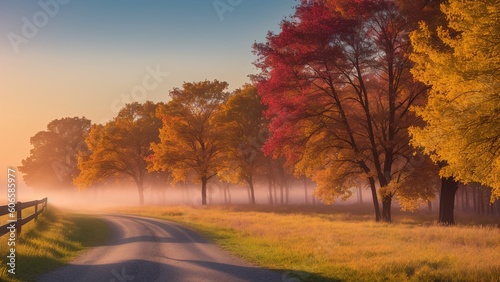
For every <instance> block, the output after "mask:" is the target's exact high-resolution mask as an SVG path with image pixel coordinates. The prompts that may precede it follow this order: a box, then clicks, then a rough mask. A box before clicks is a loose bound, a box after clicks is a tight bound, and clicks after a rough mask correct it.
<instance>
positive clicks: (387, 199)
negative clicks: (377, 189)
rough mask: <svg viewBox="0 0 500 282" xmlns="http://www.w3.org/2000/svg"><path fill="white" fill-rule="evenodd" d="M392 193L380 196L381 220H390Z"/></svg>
mask: <svg viewBox="0 0 500 282" xmlns="http://www.w3.org/2000/svg"><path fill="white" fill-rule="evenodd" d="M391 204H392V195H390V196H384V197H382V220H383V221H385V222H391Z"/></svg>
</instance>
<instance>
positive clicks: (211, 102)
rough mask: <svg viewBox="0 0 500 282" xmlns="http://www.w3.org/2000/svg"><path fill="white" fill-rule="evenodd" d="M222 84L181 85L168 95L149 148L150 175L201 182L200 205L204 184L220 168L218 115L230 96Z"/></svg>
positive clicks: (220, 144) (204, 191) (218, 82)
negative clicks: (156, 138)
mask: <svg viewBox="0 0 500 282" xmlns="http://www.w3.org/2000/svg"><path fill="white" fill-rule="evenodd" d="M227 87H228V84H227V83H226V82H222V81H217V80H214V81H207V80H205V81H202V82H193V83H184V84H183V86H182V89H180V88H174V89H173V90H172V91H170V97H171V98H172V100H171V101H170V102H169V103H168V104H167V105H166V106H165V107H162V108H161V109H160V110H158V112H157V114H158V117H160V118H161V119H162V121H163V127H162V128H161V130H160V140H159V141H158V142H155V143H153V144H152V145H151V150H152V152H153V154H152V155H151V156H150V157H149V160H150V162H151V165H150V168H149V169H150V170H152V171H170V172H171V174H172V178H173V181H174V182H178V181H186V180H188V178H189V177H190V176H194V178H195V179H196V180H198V181H200V182H201V199H202V204H203V205H206V204H207V182H208V181H209V180H210V179H211V178H213V177H214V176H216V175H217V173H218V172H219V171H220V170H221V169H222V168H223V165H224V158H223V154H222V152H223V150H224V146H223V142H222V140H221V129H220V125H219V124H218V123H217V122H216V119H215V117H216V115H217V112H218V111H219V110H220V108H221V105H222V104H224V103H225V102H226V101H227V99H228V97H229V92H227V91H226V89H227Z"/></svg>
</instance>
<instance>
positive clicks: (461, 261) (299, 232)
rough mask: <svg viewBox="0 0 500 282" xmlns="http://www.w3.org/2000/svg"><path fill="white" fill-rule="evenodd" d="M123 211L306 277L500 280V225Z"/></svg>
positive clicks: (296, 213) (283, 211) (228, 211)
mask: <svg viewBox="0 0 500 282" xmlns="http://www.w3.org/2000/svg"><path fill="white" fill-rule="evenodd" d="M118 211H119V212H124V213H130V214H139V215H143V216H152V217H157V218H165V219H169V220H173V221H176V222H181V223H184V224H187V225H189V226H191V227H193V228H194V229H197V230H198V231H200V232H202V233H204V234H206V235H207V236H209V237H211V238H212V239H213V240H214V241H215V242H216V243H218V244H220V245H221V246H222V247H223V248H225V249H227V250H229V251H231V252H233V253H235V254H236V255H238V256H241V257H243V258H245V259H247V260H250V261H252V262H254V263H256V264H258V265H261V266H263V267H267V268H271V269H279V270H283V271H288V272H287V273H288V274H286V276H287V277H289V276H293V275H295V278H296V279H299V281H325V280H331V281H336V280H341V281H500V278H499V277H500V229H499V228H498V226H494V225H489V226H474V225H469V226H467V225H462V226H460V225H459V226H453V227H443V226H439V225H436V224H435V223H433V222H432V220H431V217H430V215H426V216H423V217H420V216H418V215H408V214H400V215H398V218H397V220H396V222H395V223H391V224H388V223H376V222H374V221H373V220H372V219H371V215H370V213H369V212H356V213H350V212H347V211H339V212H334V213H328V212H325V211H320V212H315V211H314V210H306V211H304V210H302V209H301V208H298V207H292V208H283V207H280V208H277V209H272V208H267V207H257V208H224V207H211V208H201V209H195V208H189V207H144V208H121V209H118ZM495 220H498V218H496V219H493V220H491V219H486V222H488V221H495ZM285 280H286V279H285ZM290 281H298V280H290Z"/></svg>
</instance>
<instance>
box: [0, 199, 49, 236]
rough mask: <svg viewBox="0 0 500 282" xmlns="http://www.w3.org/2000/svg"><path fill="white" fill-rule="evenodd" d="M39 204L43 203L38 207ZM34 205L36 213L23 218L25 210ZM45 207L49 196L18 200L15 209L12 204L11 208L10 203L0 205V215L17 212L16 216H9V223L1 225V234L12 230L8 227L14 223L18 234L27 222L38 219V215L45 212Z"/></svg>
mask: <svg viewBox="0 0 500 282" xmlns="http://www.w3.org/2000/svg"><path fill="white" fill-rule="evenodd" d="M39 205H41V207H38V206H39ZM33 206H34V207H35V213H33V214H31V215H29V216H27V217H25V218H23V216H22V215H23V210H24V209H27V208H30V207H33ZM45 209H47V198H43V199H41V200H35V201H31V202H24V203H21V202H17V203H16V204H15V211H13V210H12V206H11V208H10V209H9V206H8V205H5V206H0V216H3V215H7V214H13V213H12V212H15V213H16V218H9V219H8V220H7V224H4V225H2V226H0V236H2V235H4V234H7V233H8V232H10V229H8V228H7V227H9V226H12V224H15V227H16V232H17V234H20V233H21V227H22V226H23V225H25V224H26V223H28V222H30V221H32V220H33V219H35V220H36V219H37V218H38V215H39V214H41V213H42V212H44V211H45Z"/></svg>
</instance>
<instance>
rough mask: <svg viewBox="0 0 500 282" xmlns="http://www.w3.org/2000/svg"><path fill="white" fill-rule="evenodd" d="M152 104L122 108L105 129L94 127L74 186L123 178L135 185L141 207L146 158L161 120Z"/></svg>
mask: <svg viewBox="0 0 500 282" xmlns="http://www.w3.org/2000/svg"><path fill="white" fill-rule="evenodd" d="M160 105H162V104H161V103H160V104H155V103H153V102H150V101H148V102H146V103H144V104H139V103H137V102H136V103H131V104H127V105H125V107H123V108H122V109H121V110H120V112H119V113H118V115H117V116H116V117H115V118H114V119H113V120H111V121H110V122H108V123H106V124H104V125H100V124H98V125H94V126H93V127H92V129H91V131H90V134H89V136H88V137H87V138H86V140H85V142H86V143H87V145H88V148H89V149H90V153H88V154H80V156H79V162H78V167H79V169H80V170H81V172H80V174H79V175H78V177H76V178H75V183H76V184H77V185H78V186H79V187H82V188H85V187H88V186H91V185H94V184H97V183H100V182H103V181H105V180H107V179H110V178H112V177H120V176H126V177H129V178H130V179H132V180H133V181H134V182H135V184H136V185H137V188H138V192H139V203H140V204H144V194H143V189H144V178H145V175H146V174H147V173H148V171H147V166H148V164H147V161H146V159H145V158H146V157H147V156H148V155H150V154H151V150H150V148H149V146H150V143H152V142H158V140H159V138H158V131H159V129H160V127H161V120H160V119H158V118H157V117H156V109H157V108H158V107H159V106H160Z"/></svg>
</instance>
